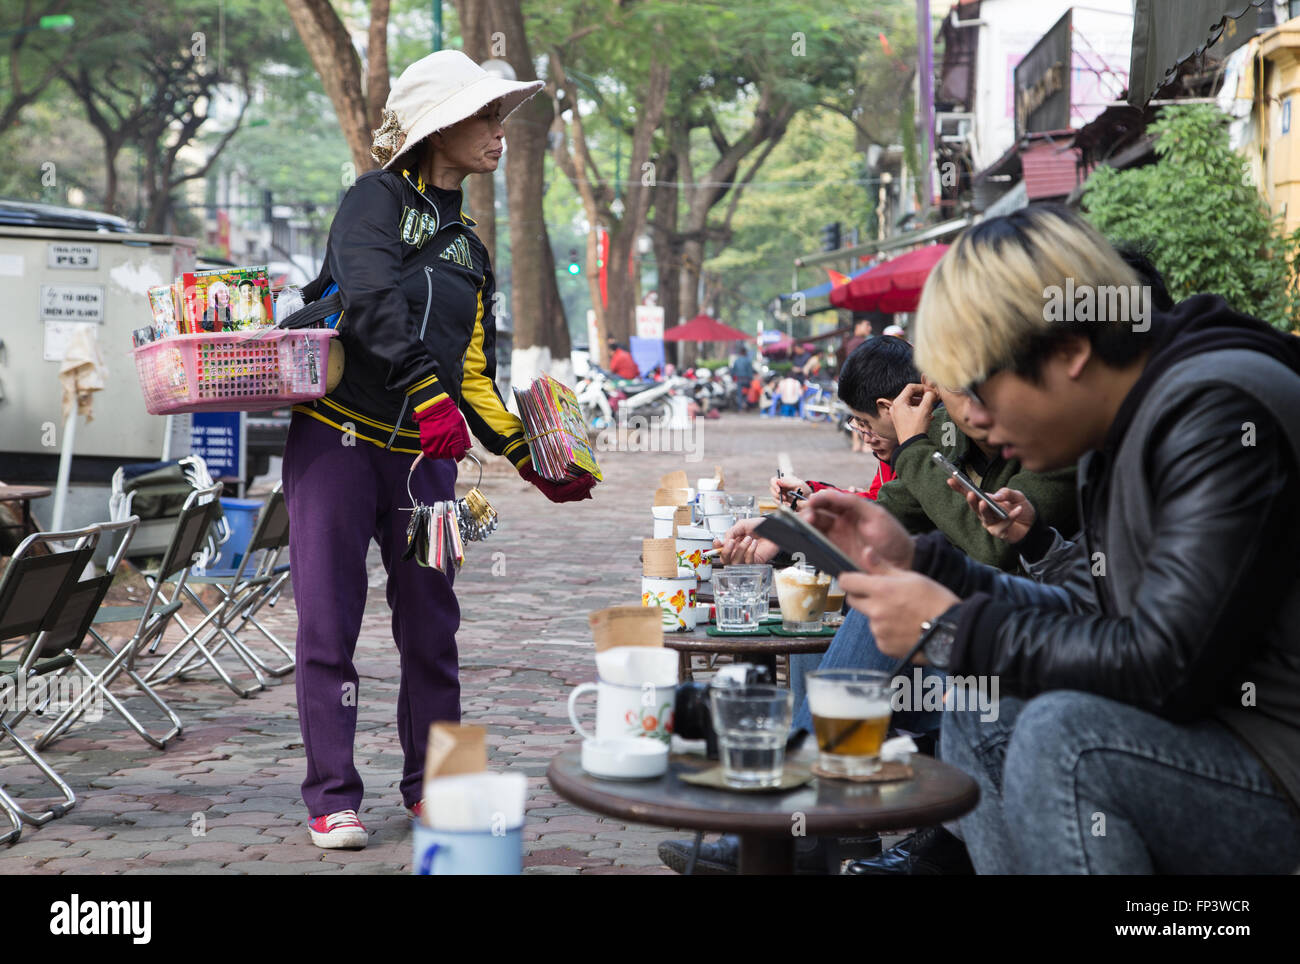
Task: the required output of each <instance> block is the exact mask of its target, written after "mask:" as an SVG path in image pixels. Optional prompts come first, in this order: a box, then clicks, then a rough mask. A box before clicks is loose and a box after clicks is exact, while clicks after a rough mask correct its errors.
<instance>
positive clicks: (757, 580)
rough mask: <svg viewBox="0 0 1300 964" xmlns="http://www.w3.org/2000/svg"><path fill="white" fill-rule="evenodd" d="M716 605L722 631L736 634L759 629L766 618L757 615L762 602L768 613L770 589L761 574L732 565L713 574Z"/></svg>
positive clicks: (764, 609) (719, 627)
mask: <svg viewBox="0 0 1300 964" xmlns="http://www.w3.org/2000/svg"><path fill="white" fill-rule="evenodd" d="M713 602H714V606H715V608H716V610H717V616H718V629H720V630H722V631H723V632H729V633H734V632H738V631H741V630H746V629H757V628H758V624H759V622H760V621H761V620H762V618H763V617H762V616H757V617H756V614H757V612H758V605H759V603H760V602H761V603H762V608H763V611H764V613H766V610H767V589H766V587H765V586H764V585H763V577H762V575H761V574H760V573H757V572H737V571H736V569H735V567H732V566H728V567H727V568H726V569H719V570H718V571H717V572H715V573H714V574H713Z"/></svg>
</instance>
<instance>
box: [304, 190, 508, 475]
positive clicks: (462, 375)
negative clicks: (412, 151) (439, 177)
mask: <svg viewBox="0 0 1300 964" xmlns="http://www.w3.org/2000/svg"><path fill="white" fill-rule="evenodd" d="M473 224H474V222H473V221H472V220H471V219H470V218H469V217H467V216H466V215H465V214H463V213H462V211H461V192H460V191H459V190H455V191H448V190H443V189H441V188H437V187H434V186H433V185H431V184H425V183H424V180H423V178H421V177H419V176H418V175H417V174H416V173H415V172H411V171H400V170H395V171H370V172H367V173H366V174H363V175H361V177H359V178H357V180H356V183H354V184H353V185H352V187H351V188H350V189H349V190H348V192H347V194H346V195H344V198H343V203H342V204H340V205H339V209H338V212H337V213H336V214H335V215H334V223H333V224H332V225H331V226H330V233H329V242H328V245H327V250H326V255H325V264H324V266H323V268H322V269H321V274H320V277H318V278H317V279H316V280H315V281H313V282H312V283H311V284H310V285H308V286H307V288H306V289H305V290H304V295H305V297H306V298H307V300H308V301H311V300H314V299H315V298H317V297H319V296H320V294H321V292H322V291H323V290H324V289H325V287H326V286H327V285H328V284H329V283H330V281H331V280H333V281H334V282H336V283H337V284H338V286H339V293H340V294H341V296H342V299H343V316H342V319H341V320H340V323H339V331H340V338H341V340H342V344H343V348H344V352H345V356H346V363H345V365H344V369H343V379H342V381H341V382H339V384H338V386H337V387H336V388H335V389H334V391H332V392H330V393H329V394H328V395H326V396H325V397H324V398H321V399H318V400H317V401H315V402H309V403H306V404H301V405H295V406H294V411H296V412H302V413H304V414H306V415H310V416H312V417H313V418H316V419H319V420H320V421H322V422H325V423H327V424H329V425H332V426H334V427H335V428H337V429H339V430H340V431H343V432H350V433H353V434H355V435H356V436H357V438H360V439H364V440H365V441H367V442H372V443H374V444H375V445H379V446H382V447H384V448H389V449H392V450H393V451H395V452H409V453H416V452H419V451H420V433H419V430H418V428H417V426H416V424H415V421H414V418H413V416H414V414H415V413H416V412H418V411H422V410H424V409H426V408H428V407H429V406H430V405H433V404H434V403H435V402H438V401H440V400H441V399H443V398H447V397H450V398H452V399H453V400H455V402H456V403H457V404H458V405H459V406H460V410H461V411H462V412H463V413H464V415H465V419H466V421H467V422H468V423H469V427H470V429H471V430H472V431H473V433H474V435H475V437H477V438H478V440H479V441H480V442H482V443H483V445H484V446H485V447H486V448H487V449H488V450H489V451H490V452H492V453H494V454H496V455H504V456H506V457H507V458H509V459H510V460H511V461H512V462H514V463H515V465H516V466H518V465H520V464H521V463H522V462H523V461H524V460H525V459H527V458H528V445H527V442H526V441H525V440H524V427H523V424H522V423H521V422H520V421H519V419H518V418H517V417H516V416H515V415H513V414H512V413H511V412H510V411H509V410H507V409H506V407H505V404H504V402H503V401H502V399H501V394H500V392H499V391H498V390H497V387H496V383H495V377H496V325H495V324H494V322H493V314H492V306H493V304H494V301H495V294H496V281H495V279H494V277H493V275H492V265H491V263H490V262H489V259H488V253H487V248H486V247H484V245H483V242H482V241H480V240H479V238H478V235H476V234H475V233H474V232H473V231H472V230H470V227H471V225H473ZM422 329H423V332H424V336H423V338H421V337H420V332H421V330H422Z"/></svg>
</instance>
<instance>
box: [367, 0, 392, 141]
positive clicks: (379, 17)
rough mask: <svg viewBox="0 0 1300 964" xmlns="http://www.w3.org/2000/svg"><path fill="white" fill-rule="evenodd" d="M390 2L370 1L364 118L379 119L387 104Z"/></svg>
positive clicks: (382, 0) (383, 0)
mask: <svg viewBox="0 0 1300 964" xmlns="http://www.w3.org/2000/svg"><path fill="white" fill-rule="evenodd" d="M389 3H390V0H370V30H369V36H368V37H367V40H366V116H368V117H379V116H380V115H382V114H383V112H384V105H385V104H386V103H388V10H389Z"/></svg>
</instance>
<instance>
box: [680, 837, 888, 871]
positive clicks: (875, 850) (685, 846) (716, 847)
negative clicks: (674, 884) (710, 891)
mask: <svg viewBox="0 0 1300 964" xmlns="http://www.w3.org/2000/svg"><path fill="white" fill-rule="evenodd" d="M694 848H695V840H694V838H691V839H689V840H669V841H666V842H664V843H661V844H660V845H659V859H660V860H662V861H663V862H664V866H666V867H669V868H671V869H672V870H675V871H676V872H677V873H679V874H684V873H686V867H687V864H689V863H690V859H691V851H692V850H693V849H694ZM879 853H880V838H879V837H875V836H872V837H849V838H840V837H807V838H804V839H802V840H799V841H796V842H795V853H794V872H795V873H796V874H800V875H804V876H817V875H834V874H838V873H839V872H840V865H841V864H842V862H843V861H845V860H851V859H854V858H863V857H867V856H872V855H877V854H879ZM739 865H740V838H739V837H737V836H736V835H735V834H723V835H722V836H721V837H719V838H718V839H717V840H706V841H703V842H702V843H701V844H700V855H699V857H698V858H696V861H695V871H694V873H695V875H696V876H725V875H729V874H736V873H738V872H739V871H738V867H739Z"/></svg>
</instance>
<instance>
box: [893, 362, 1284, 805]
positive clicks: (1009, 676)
mask: <svg viewBox="0 0 1300 964" xmlns="http://www.w3.org/2000/svg"><path fill="white" fill-rule="evenodd" d="M1297 438H1300V378H1298V377H1297V376H1296V375H1295V374H1294V372H1292V371H1290V370H1288V369H1287V368H1286V367H1285V366H1284V365H1282V364H1279V363H1278V362H1277V361H1275V360H1274V359H1272V358H1269V357H1268V356H1267V355H1264V354H1262V353H1259V352H1253V351H1240V350H1239V351H1222V352H1214V353H1210V354H1207V355H1198V356H1196V357H1195V358H1192V359H1190V360H1187V361H1184V362H1181V363H1180V364H1178V365H1176V366H1174V367H1173V368H1170V369H1168V371H1166V372H1165V373H1164V375H1162V377H1160V378H1159V379H1158V380H1157V381H1156V382H1155V383H1154V384H1152V385H1150V386H1148V388H1147V390H1146V392H1145V395H1144V397H1143V398H1142V399H1141V401H1140V403H1139V404H1137V405H1136V406H1135V411H1134V413H1133V417H1132V420H1131V423H1130V426H1129V428H1128V430H1127V431H1126V432H1125V433H1123V435H1122V437H1119V438H1114V439H1112V440H1111V442H1112V443H1113V444H1108V446H1107V449H1106V450H1105V451H1102V452H1092V453H1089V454H1088V455H1087V456H1085V458H1084V459H1083V460H1082V461H1081V462H1080V465H1079V485H1080V490H1079V493H1080V517H1081V518H1082V520H1083V523H1084V530H1083V532H1082V533H1081V535H1080V537H1078V538H1077V539H1076V540H1075V542H1074V543H1073V545H1072V546H1069V545H1067V546H1065V547H1064V549H1063V552H1064V553H1065V555H1064V557H1063V558H1059V559H1056V560H1054V561H1053V565H1052V566H1051V574H1050V575H1049V576H1048V577H1047V578H1050V579H1052V580H1054V581H1055V584H1054V585H1044V584H1040V583H1037V582H1034V581H1033V580H1031V579H1026V578H1022V577H1016V576H1010V575H1007V574H1005V573H1001V572H999V571H998V570H995V569H992V568H990V567H987V566H983V565H980V564H979V563H975V562H972V561H971V560H970V559H969V558H967V557H965V556H964V555H962V554H961V553H960V552H958V551H957V550H956V549H954V548H952V547H951V546H950V545H948V544H947V543H946V542H945V541H944V540H943V539H942V538H941V537H936V536H934V535H928V536H922V537H920V538H918V540H917V553H916V559H915V562H914V567H915V568H916V569H917V570H919V571H921V572H924V573H926V574H927V575H929V576H931V577H932V578H935V579H937V580H938V581H940V582H942V583H943V584H945V585H946V586H948V587H949V588H950V589H952V590H953V591H954V592H955V593H957V594H958V595H960V596H962V597H963V599H965V600H966V601H965V602H963V603H962V604H961V605H960V606H959V607H956V613H957V615H958V633H957V641H956V644H955V645H954V648H953V652H952V657H951V662H950V669H949V671H950V672H951V673H953V674H957V675H965V674H988V675H992V674H996V675H998V676H999V678H1000V684H1001V686H1002V687H1003V691H1004V692H1006V691H1010V692H1015V693H1017V694H1019V695H1024V696H1032V695H1033V694H1035V693H1039V692H1042V691H1045V690H1052V689H1074V690H1082V691H1086V692H1091V693H1097V694H1100V695H1102V696H1106V697H1110V698H1112V699H1115V700H1117V701H1120V702H1124V703H1128V704H1130V705H1133V706H1137V707H1139V708H1141V709H1144V710H1147V711H1149V712H1151V713H1154V714H1156V715H1158V716H1161V717H1164V718H1166V719H1170V720H1173V721H1179V722H1181V721H1191V720H1196V719H1202V718H1205V717H1207V716H1213V717H1215V718H1217V719H1218V720H1220V721H1221V722H1222V723H1224V724H1225V725H1227V726H1229V727H1230V728H1231V729H1232V730H1233V731H1234V732H1235V733H1236V734H1237V736H1238V737H1240V738H1241V739H1242V741H1243V742H1244V743H1245V744H1246V745H1248V746H1249V747H1250V748H1251V749H1252V750H1254V751H1255V753H1256V754H1257V755H1258V756H1259V757H1260V759H1261V760H1262V761H1263V762H1264V764H1265V765H1266V766H1267V767H1268V768H1269V769H1270V771H1271V772H1272V773H1273V775H1274V777H1275V780H1276V782H1277V783H1278V785H1279V787H1280V789H1282V790H1283V791H1285V792H1286V793H1287V794H1288V795H1289V796H1290V797H1291V799H1292V800H1293V801H1294V802H1296V803H1297V805H1298V806H1300V579H1298V578H1297V575H1298V573H1300V566H1297V558H1296V552H1295V547H1296V545H1297V544H1298V540H1300V505H1298V500H1300V471H1298V469H1297V458H1296V454H1295V452H1296V451H1297V449H1298V448H1300V446H1297V443H1296V439H1297Z"/></svg>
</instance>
